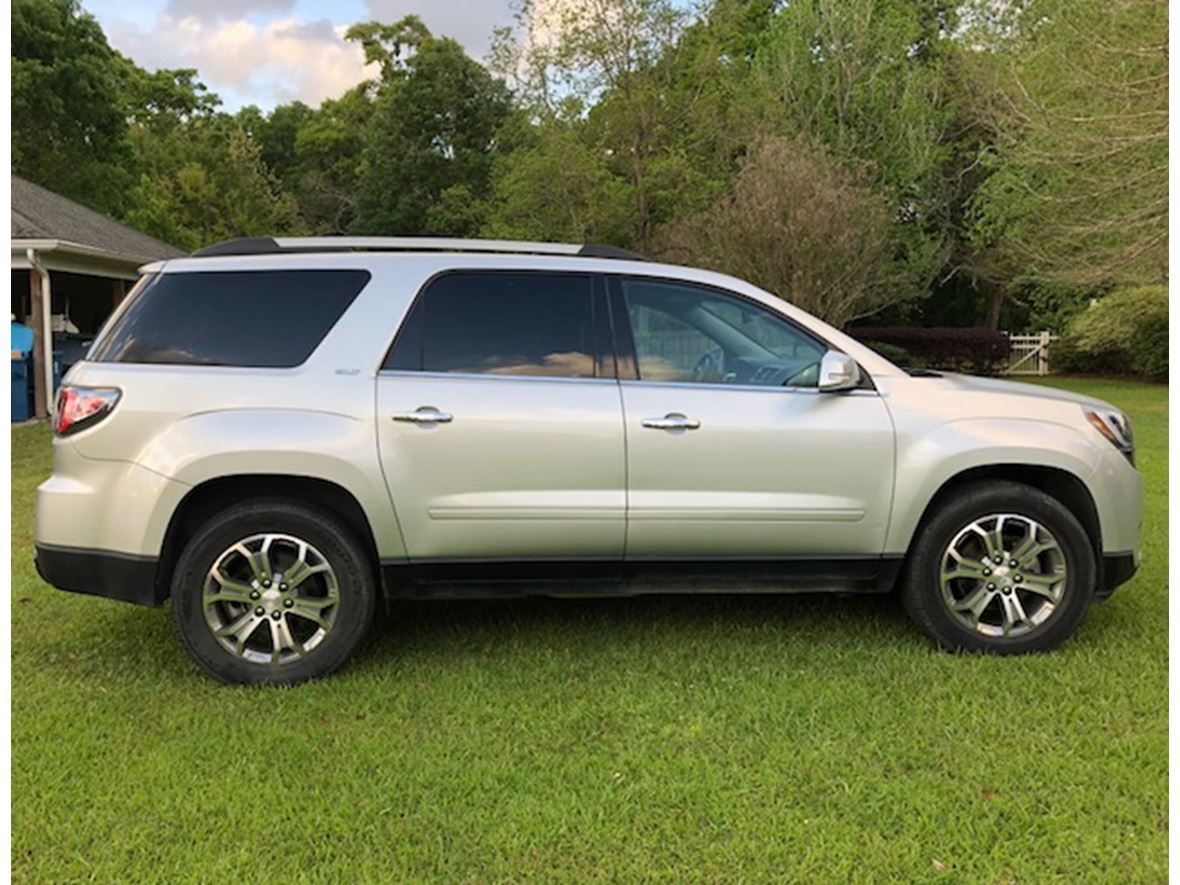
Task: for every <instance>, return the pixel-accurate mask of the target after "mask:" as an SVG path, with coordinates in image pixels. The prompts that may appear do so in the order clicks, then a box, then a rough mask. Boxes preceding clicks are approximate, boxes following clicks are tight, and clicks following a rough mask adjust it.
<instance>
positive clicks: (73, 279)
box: [11, 175, 184, 418]
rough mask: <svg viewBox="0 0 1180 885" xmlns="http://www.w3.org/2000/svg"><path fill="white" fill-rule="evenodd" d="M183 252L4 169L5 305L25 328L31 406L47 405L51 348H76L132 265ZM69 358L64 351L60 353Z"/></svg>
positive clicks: (44, 409) (43, 410)
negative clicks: (8, 248) (7, 205)
mask: <svg viewBox="0 0 1180 885" xmlns="http://www.w3.org/2000/svg"><path fill="white" fill-rule="evenodd" d="M182 254H184V253H182V252H181V250H179V249H177V248H175V247H174V246H170V245H169V244H168V243H165V242H163V241H162V240H157V239H156V238H155V237H149V236H148V235H147V234H144V233H141V232H140V231H137V230H135V229H134V228H131V227H128V226H127V225H125V224H122V223H120V222H118V221H115V220H114V219H112V218H108V217H107V216H105V215H103V214H102V213H100V212H95V211H94V210H93V209H88V208H86V207H85V206H83V205H81V204H80V203H75V202H74V201H73V200H70V199H67V198H66V197H63V196H61V195H60V194H55V193H53V191H50V190H46V189H45V188H43V187H40V186H39V185H36V184H33V183H32V182H30V181H26V180H25V179H23V178H20V177H19V176H16V175H13V176H12V264H11V272H12V313H13V315H14V316H15V317H16V318H17V319H18V320H19V321H20V322H22V323H24V324H25V325H27V326H29V327H30V328H31V329H32V330H33V375H34V408H35V413H36V416H37V417H38V418H44V417H46V416H47V415H48V414H49V413H50V412H51V411H52V408H53V393H52V391H53V356H54V350H55V348H57V349H58V350H59V351H62V352H63V353H67V354H77V353H80V352H81V351H82V349H83V348H84V347H85V345H86V343H87V341H88V340H89V339H90V338H93V336H94V334H95V333H96V332H98V330H99V328H100V327H101V326H102V323H103V322H104V321H105V320H106V318H107V317H108V316H109V315H110V313H111V311H112V310H114V309H115V307H116V306H117V305H118V304H119V302H120V301H122V300H123V297H124V295H126V294H127V291H128V289H130V287H131V284H132V283H133V282H134V281H135V279H136V277H137V276H138V268H139V267H140V265H142V264H145V263H147V262H149V261H155V260H158V259H161V258H174V257H176V256H179V255H182ZM67 358H69V356H67Z"/></svg>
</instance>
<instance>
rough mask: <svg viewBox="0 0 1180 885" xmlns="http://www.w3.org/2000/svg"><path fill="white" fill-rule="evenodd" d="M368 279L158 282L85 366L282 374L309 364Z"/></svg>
mask: <svg viewBox="0 0 1180 885" xmlns="http://www.w3.org/2000/svg"><path fill="white" fill-rule="evenodd" d="M369 276H370V275H369V272H368V271H366V270H253V271H197V272H189V273H163V274H159V275H158V276H157V277H156V278H155V279H153V280H150V281H149V282H148V283H147V285H145V286H144V287H143V289H142V290H141V291H140V292H139V293H138V295H137V296H136V297H135V300H134V301H133V302H132V303H131V304H130V305H129V306H128V307H127V309H126V310H125V311H124V312H123V314H122V316H120V317H119V318H118V319H117V320H116V322H115V324H114V326H112V327H111V329H110V330H109V332H107V334H105V335H104V336H103V337H102V339H101V340H100V341H98V342H97V344H96V345H95V350H94V353H92V354H91V356H90V359H92V360H95V361H97V362H105V363H157V364H168V365H201V366H243V367H251V368H274V369H289V368H292V367H294V366H298V365H300V364H302V363H303V362H305V361H306V360H307V358H308V357H309V356H311V353H312V351H314V350H315V349H316V347H317V346H318V345H319V343H320V342H321V341H322V340H323V339H324V336H325V335H327V334H328V331H329V330H330V329H331V328H332V326H334V325H335V324H336V321H337V320H339V319H340V317H341V316H342V315H343V314H344V312H345V311H346V310H348V307H349V305H351V304H352V302H353V300H354V299H355V298H356V296H357V295H358V294H359V293H360V291H361V289H363V288H364V287H365V284H366V283H368V281H369Z"/></svg>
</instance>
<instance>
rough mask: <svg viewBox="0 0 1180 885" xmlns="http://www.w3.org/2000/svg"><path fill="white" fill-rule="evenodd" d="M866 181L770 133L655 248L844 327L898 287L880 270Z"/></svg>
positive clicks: (880, 243) (884, 259)
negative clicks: (723, 190)
mask: <svg viewBox="0 0 1180 885" xmlns="http://www.w3.org/2000/svg"><path fill="white" fill-rule="evenodd" d="M871 185H872V181H871V177H870V176H869V175H867V174H866V172H865V170H864V169H863V168H861V169H855V168H850V167H849V166H847V165H846V164H843V163H841V162H839V161H838V160H836V159H835V158H834V157H833V156H832V155H831V154H830V153H829V152H828V151H827V150H826V149H825V148H823V147H822V146H810V145H808V144H807V143H806V142H804V141H801V140H797V139H786V138H776V139H771V140H769V141H767V142H765V143H764V144H762V145H761V146H759V147H758V148H757V149H756V150H755V151H754V153H753V154H752V155H751V156H750V157H749V158H748V159H747V160H746V162H745V163H744V165H743V167H742V171H741V174H740V175H739V176H738V178H737V181H736V182H735V184H734V187H733V191H732V193H729V194H726V195H725V196H723V197H722V198H721V199H719V200H718V201H717V202H716V203H715V204H714V205H713V206H712V207H710V208H709V209H707V210H706V211H704V212H700V213H697V214H696V215H693V216H690V217H688V218H685V219H683V220H680V221H677V222H674V223H672V224H670V225H668V226H667V227H665V228H664V229H663V231H662V237H663V238H664V242H663V244H662V245H663V248H662V250H661V251H662V252H663V254H665V255H667V256H668V257H669V258H671V259H680V260H689V261H692V262H693V263H696V264H702V265H704V266H706V267H712V268H715V269H717V270H720V271H723V272H725V273H729V274H733V275H735V276H739V277H741V278H743V279H746V280H749V281H750V282H752V283H754V284H756V285H758V286H761V287H762V288H764V289H766V290H768V291H770V292H774V293H775V294H777V295H779V296H780V297H782V298H784V299H786V300H787V301H790V302H791V303H792V304H795V305H797V306H799V307H801V308H803V309H804V310H807V311H810V312H811V313H814V314H815V315H816V316H818V317H820V318H821V319H823V320H826V321H827V322H829V323H831V324H833V325H835V326H844V325H846V324H848V323H849V322H851V321H852V320H855V319H859V318H861V317H865V316H869V315H871V314H872V313H874V312H876V311H878V310H881V309H882V308H884V307H886V306H887V305H890V304H892V303H894V302H895V301H896V300H897V299H898V298H899V297H902V292H903V290H901V289H899V287H898V286H897V285H896V281H895V280H894V279H893V278H892V277H891V276H890V274H891V273H896V270H895V269H893V268H892V267H891V265H890V262H889V253H890V248H891V236H890V226H891V213H890V207H889V205H888V202H887V201H886V200H885V198H884V197H882V196H881V195H880V194H877V193H875V192H874V191H873V189H872V186H871Z"/></svg>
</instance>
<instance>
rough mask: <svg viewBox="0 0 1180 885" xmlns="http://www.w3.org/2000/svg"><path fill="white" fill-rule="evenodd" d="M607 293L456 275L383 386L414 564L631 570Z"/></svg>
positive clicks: (384, 435) (384, 432)
mask: <svg viewBox="0 0 1180 885" xmlns="http://www.w3.org/2000/svg"><path fill="white" fill-rule="evenodd" d="M601 285H602V281H601V280H600V279H597V278H595V277H593V276H592V275H590V274H583V273H554V272H534V271H482V270H481V271H474V270H471V271H450V272H444V273H443V274H441V275H439V276H436V277H435V278H434V279H433V280H431V281H430V282H428V283H427V285H426V286H425V287H424V289H423V290H422V292H420V293H419V295H418V297H417V299H416V300H415V303H414V305H413V307H412V308H411V310H410V312H409V314H408V315H407V317H406V319H405V321H404V322H403V324H402V328H401V330H400V332H399V333H398V336H397V339H396V340H395V342H394V345H393V347H392V348H391V350H390V354H389V356H388V357H387V359H386V362H385V367H384V368H383V370H382V371H381V372H380V374H379V377H378V381H377V420H378V439H379V444H380V449H381V460H382V465H383V469H384V472H385V478H386V482H387V484H388V486H389V493H390V496H391V498H392V500H393V504H394V507H395V510H396V512H397V516H398V521H399V523H400V525H401V528H402V534H403V538H404V541H405V545H406V550H407V554H408V556H409V558H410V560H411V561H416V562H429V561H439V560H441V561H464V560H467V561H470V560H479V561H486V560H508V561H514V560H517V561H518V560H537V559H574V560H582V559H591V560H606V561H612V560H613V561H620V560H621V558H622V552H623V535H624V530H625V504H626V490H625V482H624V476H625V469H626V464H625V456H624V443H623V424H622V409H621V405H620V399H619V391H618V384H617V381H616V380H615V377H614V358H613V353H612V352H611V351H610V341H609V338H610V335H609V326H608V325H607V322H608V321H607V316H606V306H605V294H604V293H603V292H602V291H599V287H600V286H601Z"/></svg>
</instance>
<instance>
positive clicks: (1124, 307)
mask: <svg viewBox="0 0 1180 885" xmlns="http://www.w3.org/2000/svg"><path fill="white" fill-rule="evenodd" d="M1053 359H1054V362H1055V363H1057V366H1056V367H1057V368H1060V369H1061V370H1062V371H1066V372H1102V373H1107V374H1117V375H1141V376H1144V377H1147V378H1152V379H1155V380H1160V381H1162V380H1166V379H1167V377H1168V290H1167V287H1165V286H1138V287H1135V288H1130V289H1119V290H1116V291H1114V292H1111V293H1110V294H1109V295H1107V296H1106V297H1104V298H1102V299H1100V300H1099V301H1098V302H1097V303H1095V304H1094V305H1093V306H1092V307H1090V308H1089V309H1088V310H1086V311H1085V312H1083V313H1081V314H1080V315H1078V317H1077V318H1076V319H1075V320H1074V321H1073V323H1072V324H1071V325H1070V327H1069V331H1068V333H1067V334H1066V335H1065V336H1064V337H1063V338H1062V340H1061V342H1060V343H1059V346H1058V347H1057V348H1055V350H1054V352H1053Z"/></svg>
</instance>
